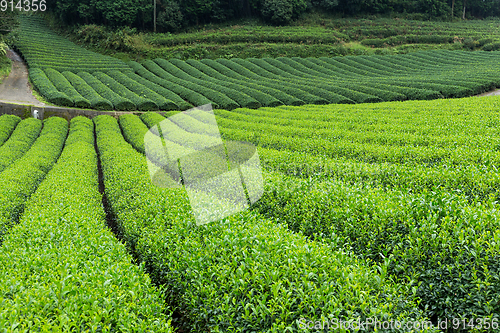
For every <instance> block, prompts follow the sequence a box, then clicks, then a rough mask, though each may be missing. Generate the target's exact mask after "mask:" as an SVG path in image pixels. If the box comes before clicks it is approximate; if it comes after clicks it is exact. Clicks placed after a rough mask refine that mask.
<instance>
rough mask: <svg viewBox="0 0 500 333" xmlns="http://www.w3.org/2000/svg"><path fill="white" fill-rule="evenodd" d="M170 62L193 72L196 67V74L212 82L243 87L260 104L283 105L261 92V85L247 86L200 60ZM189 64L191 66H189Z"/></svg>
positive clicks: (269, 105)
mask: <svg viewBox="0 0 500 333" xmlns="http://www.w3.org/2000/svg"><path fill="white" fill-rule="evenodd" d="M170 62H172V63H173V64H175V65H176V66H177V67H179V68H181V69H183V70H185V71H191V72H192V73H193V74H194V73H196V72H195V71H194V69H196V70H198V72H199V73H198V75H199V76H200V77H203V78H205V79H206V80H208V78H210V79H211V80H213V81H214V82H219V83H220V84H227V85H228V86H229V87H231V88H233V89H238V88H239V89H243V90H244V91H245V92H246V93H247V94H249V95H250V96H252V97H253V98H255V99H256V100H258V101H259V102H260V103H261V104H262V106H267V107H276V106H280V105H283V103H282V102H281V101H280V100H279V99H277V98H276V97H275V96H272V95H270V94H268V93H265V92H263V91H262V88H261V87H257V86H256V85H254V88H250V87H248V85H246V84H244V83H243V82H241V81H240V80H238V79H234V78H232V77H230V76H226V75H225V74H224V72H219V71H216V70H215V69H213V68H212V67H210V66H208V65H206V64H204V63H202V62H201V61H198V60H191V59H188V60H186V62H185V63H184V62H181V61H175V60H174V59H172V60H170ZM189 66H190V67H191V68H189ZM226 70H227V71H230V70H229V69H228V68H226Z"/></svg>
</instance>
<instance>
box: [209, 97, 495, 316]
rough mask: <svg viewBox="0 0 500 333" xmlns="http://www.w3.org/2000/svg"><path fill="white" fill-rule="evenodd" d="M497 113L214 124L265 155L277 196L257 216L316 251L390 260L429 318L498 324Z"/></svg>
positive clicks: (485, 109)
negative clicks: (321, 246) (334, 247)
mask: <svg viewBox="0 0 500 333" xmlns="http://www.w3.org/2000/svg"><path fill="white" fill-rule="evenodd" d="M498 104H499V102H498V100H497V99H496V98H492V99H487V98H484V99H478V98H469V99H458V100H457V99H456V100H439V101H431V102H425V101H418V102H417V101H414V102H405V103H381V104H363V105H344V106H333V105H330V106H307V107H305V106H304V107H280V108H261V109H259V110H250V109H238V110H235V111H232V112H227V111H224V110H215V114H216V116H217V123H218V125H219V128H220V130H221V133H222V135H223V137H225V138H226V139H230V140H242V141H248V142H253V143H254V144H256V145H258V146H259V155H260V158H261V163H262V165H263V167H264V169H265V170H266V173H265V178H266V190H265V194H264V197H263V198H262V199H261V200H260V201H259V203H258V204H257V205H256V206H255V207H254V209H256V210H257V211H258V212H260V213H262V214H264V215H265V216H266V217H268V218H273V219H276V221H280V222H281V223H283V222H285V223H286V224H287V225H288V227H289V228H290V229H291V230H294V231H296V232H300V233H301V234H305V235H307V236H308V237H310V238H311V239H315V240H316V241H319V242H325V243H327V244H341V245H340V248H342V249H345V250H348V251H353V252H354V253H356V254H357V255H358V256H360V257H362V258H365V259H367V260H369V261H373V262H377V263H382V262H387V261H389V262H390V264H389V268H388V274H390V275H391V276H393V277H394V278H395V279H396V280H397V281H399V282H400V283H403V284H410V285H411V286H412V288H414V290H415V292H416V293H417V295H419V297H420V298H421V300H422V303H421V306H422V308H426V309H427V312H426V313H427V315H429V316H431V317H440V318H448V320H451V319H452V318H453V317H455V318H457V317H466V316H468V317H471V316H472V317H474V316H485V317H488V318H498V311H499V310H498V304H496V303H495V304H493V303H491V302H490V300H491V297H496V296H491V295H494V294H496V293H498V290H499V287H498V286H499V284H500V280H499V279H498V276H499V273H498V270H499V267H498V265H497V262H496V259H494V258H497V257H498V256H499V251H500V249H499V248H498V246H497V243H496V242H495V241H494V240H495V239H496V238H498V228H497V225H498V219H499V217H498V202H497V201H496V200H497V198H498V196H499V187H498V184H499V183H500V175H499V173H498V170H497V168H496V167H495V165H496V163H497V162H496V161H498V159H499V156H498V154H497V148H498V144H499V143H500V141H499V140H498V138H497V137H496V132H497V129H496V126H497V121H496V117H497V114H498ZM438 124H439V125H438ZM409 129H411V130H409ZM285 174H286V175H288V176H285ZM339 239H340V240H339ZM332 241H333V243H332ZM337 242H338V243H337ZM449 281H453V283H452V284H451V283H449Z"/></svg>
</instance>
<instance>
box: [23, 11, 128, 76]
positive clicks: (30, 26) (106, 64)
mask: <svg viewBox="0 0 500 333" xmlns="http://www.w3.org/2000/svg"><path fill="white" fill-rule="evenodd" d="M14 47H15V48H16V49H17V50H18V51H19V52H20V53H21V54H22V57H23V58H24V59H25V60H26V62H27V63H28V66H29V68H30V69H32V68H35V67H37V68H43V67H51V68H53V69H56V70H58V71H60V72H62V71H71V72H73V73H78V72H79V71H89V72H93V71H100V70H111V69H119V70H126V69H127V66H126V65H125V64H124V63H123V62H122V61H120V60H118V59H116V58H112V57H108V56H104V55H101V54H97V53H94V52H91V51H88V50H86V49H84V48H82V47H79V46H77V45H75V44H74V43H72V42H70V41H69V40H68V39H66V38H63V37H61V36H59V35H57V34H55V33H54V32H53V31H52V30H50V29H49V28H48V26H47V25H46V24H45V22H44V21H43V19H42V18H39V17H35V16H29V17H28V16H25V15H22V16H21V18H20V27H19V34H18V37H17V39H16V41H15V43H14ZM68 58H70V59H71V60H69V61H68Z"/></svg>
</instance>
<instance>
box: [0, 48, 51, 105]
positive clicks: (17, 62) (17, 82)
mask: <svg viewBox="0 0 500 333" xmlns="http://www.w3.org/2000/svg"><path fill="white" fill-rule="evenodd" d="M7 57H9V59H11V60H12V70H11V72H10V75H9V77H7V78H6V79H4V80H3V82H2V83H1V84H0V101H4V102H15V103H24V104H32V105H36V106H44V104H43V103H42V102H40V101H38V100H37V99H36V98H35V96H33V93H32V92H31V87H30V85H29V81H28V67H27V66H26V64H25V63H24V61H23V59H22V58H21V57H20V56H19V55H18V54H17V53H15V52H14V51H12V50H9V51H7Z"/></svg>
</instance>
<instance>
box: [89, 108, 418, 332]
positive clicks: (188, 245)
mask: <svg viewBox="0 0 500 333" xmlns="http://www.w3.org/2000/svg"><path fill="white" fill-rule="evenodd" d="M126 117H127V118H129V119H126V120H124V121H123V122H122V121H121V122H120V123H121V125H122V126H123V127H122V128H121V130H120V127H119V125H118V123H117V121H116V120H115V119H113V118H111V117H109V116H99V117H97V118H94V121H95V123H96V130H97V145H98V149H99V154H100V157H101V162H102V166H103V176H104V185H105V189H106V195H107V197H108V200H109V203H110V208H111V210H112V212H113V213H114V214H115V216H116V222H117V223H118V228H119V234H120V236H121V237H122V238H123V239H124V240H125V241H126V243H127V245H128V247H129V248H130V249H131V250H132V251H134V253H136V254H137V256H138V257H139V258H140V260H141V261H144V262H145V265H146V267H148V268H149V270H150V275H151V277H152V278H153V279H154V280H155V281H157V282H158V283H162V284H166V285H167V286H168V290H169V300H170V301H171V302H174V303H175V304H178V305H179V311H180V312H181V313H182V315H183V317H184V322H183V325H185V328H186V329H188V330H189V331H192V332H205V331H214V332H218V331H234V332H244V331H249V330H252V331H259V332H284V331H286V330H290V331H293V332H295V331H297V330H298V325H299V323H298V320H299V319H300V318H301V317H306V318H311V320H320V319H321V318H327V317H328V316H338V317H341V318H343V319H348V318H354V317H358V316H361V318H363V319H364V318H365V317H372V316H373V317H377V318H382V317H384V318H394V319H395V318H400V319H402V318H405V319H408V320H409V319H410V318H413V319H415V320H418V319H420V320H422V317H421V314H420V313H419V311H418V310H417V309H416V308H415V303H413V301H412V298H413V296H412V295H411V292H409V293H408V294H406V293H403V294H402V293H401V292H402V290H404V287H397V286H395V285H393V284H392V283H391V282H390V280H389V279H385V268H381V271H380V273H379V272H377V271H376V270H375V269H376V268H375V267H373V268H370V267H368V266H365V265H364V264H363V263H362V262H360V261H358V260H357V259H356V258H354V257H352V256H350V255H348V254H346V253H343V252H342V251H337V250H332V249H331V247H330V246H328V245H326V244H321V243H318V242H311V241H309V240H307V239H306V238H305V237H304V236H302V235H299V234H295V233H292V232H290V231H289V230H287V229H286V228H285V227H284V226H282V225H278V224H275V223H274V222H273V221H272V220H268V219H264V218H263V217H262V216H260V215H259V214H255V213H254V212H245V213H242V214H238V215H235V216H233V217H231V218H228V219H225V220H223V221H220V222H217V223H211V224H208V225H204V226H201V227H197V226H196V224H195V223H194V218H193V215H192V213H191V211H190V207H189V201H188V198H187V194H186V192H185V190H184V189H160V188H157V187H154V186H151V180H150V178H149V174H148V171H147V164H146V160H145V158H144V155H142V154H141V153H140V152H138V151H136V150H135V149H134V148H132V146H134V147H139V146H140V144H141V142H142V136H143V135H144V133H145V131H147V130H148V127H146V126H145V125H144V124H143V123H141V122H140V121H138V119H139V118H137V117H136V116H132V115H130V116H126ZM132 117H135V118H136V121H133V120H132V119H130V118H132ZM144 119H145V120H146V119H147V120H150V121H152V122H155V119H154V118H153V117H149V118H146V117H145V118H144ZM161 119H164V118H162V117H161V116H158V117H156V120H161ZM149 125H151V123H150V124H149ZM122 131H123V133H125V136H126V137H127V138H128V140H130V143H131V144H132V146H131V145H130V144H129V143H127V142H126V141H125V140H124V138H123V136H122ZM133 132H135V133H136V134H137V135H133V134H132V133H133ZM176 132H178V133H180V134H179V135H180V136H178V135H176V138H177V139H176V140H182V135H183V134H181V133H182V132H183V133H185V134H187V132H185V131H184V130H182V129H181V128H179V129H178V130H177V131H176ZM185 134H184V135H185ZM134 138H136V139H135V140H137V141H139V142H136V141H135V140H134ZM165 140H169V139H167V138H165ZM139 150H140V149H139ZM284 265H285V266H286V267H283V266H284ZM401 288H402V289H401ZM332 295H335V296H334V297H332ZM402 320H403V319H402Z"/></svg>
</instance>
